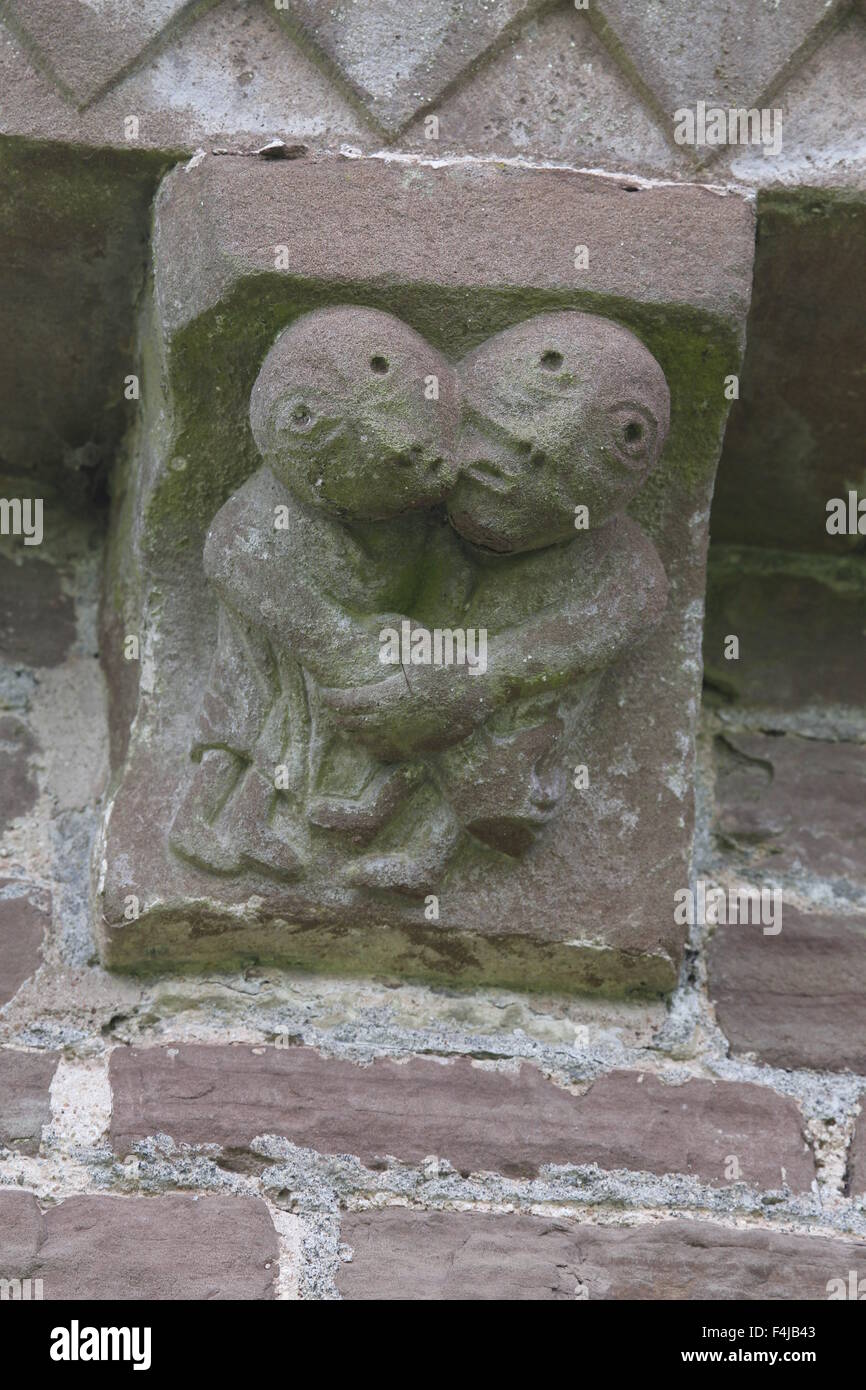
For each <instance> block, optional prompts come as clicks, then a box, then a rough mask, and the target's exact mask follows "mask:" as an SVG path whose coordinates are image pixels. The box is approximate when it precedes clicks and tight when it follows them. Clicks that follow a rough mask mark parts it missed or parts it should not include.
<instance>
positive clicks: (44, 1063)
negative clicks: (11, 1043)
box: [0, 1048, 58, 1154]
mask: <svg viewBox="0 0 866 1390" xmlns="http://www.w3.org/2000/svg"><path fill="white" fill-rule="evenodd" d="M57 1062H58V1054H57V1053H56V1052H15V1051H12V1049H10V1048H3V1049H2V1050H0V1144H3V1145H5V1146H6V1147H7V1148H10V1149H17V1150H18V1151H19V1152H20V1153H28V1154H34V1153H38V1152H39V1144H40V1141H41V1139H42V1126H43V1125H46V1124H47V1123H48V1121H49V1119H50V1118H51V1107H50V1104H49V1090H50V1087H51V1079H52V1077H53V1076H54V1072H55V1071H56V1069H57Z"/></svg>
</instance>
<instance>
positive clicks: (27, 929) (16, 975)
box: [0, 878, 51, 1006]
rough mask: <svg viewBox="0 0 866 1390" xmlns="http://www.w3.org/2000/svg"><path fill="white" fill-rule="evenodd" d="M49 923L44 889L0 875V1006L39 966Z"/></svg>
mask: <svg viewBox="0 0 866 1390" xmlns="http://www.w3.org/2000/svg"><path fill="white" fill-rule="evenodd" d="M50 922H51V903H50V897H49V895H48V893H46V892H45V891H44V889H40V888H37V887H36V885H35V884H32V883H29V882H27V881H26V880H22V879H17V878H0V1006H2V1005H3V1004H7V1003H8V1002H9V1000H10V999H11V998H12V996H13V995H14V994H15V993H16V992H17V990H18V989H19V987H20V986H21V985H22V984H23V983H24V981H25V980H26V979H27V978H28V976H30V975H32V974H33V972H34V971H35V970H36V969H37V967H38V966H39V964H40V960H41V947H42V938H43V936H44V935H45V932H46V930H47V928H48V926H49V924H50Z"/></svg>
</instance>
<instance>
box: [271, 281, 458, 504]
mask: <svg viewBox="0 0 866 1390" xmlns="http://www.w3.org/2000/svg"><path fill="white" fill-rule="evenodd" d="M458 416H459V407H458V393H457V381H456V375H455V372H454V369H453V367H451V366H450V364H449V363H448V362H447V361H446V360H445V358H444V357H442V355H441V354H440V353H439V352H437V351H436V350H435V348H432V347H431V346H430V344H429V343H427V342H425V340H424V339H423V338H422V337H421V336H420V335H419V334H418V333H416V332H415V331H414V330H413V329H411V328H410V327H409V326H408V324H405V323H402V322H401V321H400V319H397V318H394V317H392V315H390V314H383V313H380V312H379V311H378V310H376V309H363V308H356V307H353V306H341V307H339V308H333V309H317V310H315V311H314V312H313V313H310V314H304V315H303V316H302V317H301V318H299V319H296V320H295V322H294V323H292V324H291V325H290V326H289V327H288V328H286V329H285V330H284V332H282V333H281V334H280V336H279V337H278V338H277V340H276V342H275V343H274V345H273V347H272V348H271V350H270V352H269V353H268V355H267V357H266V358H265V360H264V363H263V364H262V368H261V371H260V372H259V375H258V377H257V379H256V382H255V385H254V386H253V391H252V397H251V400H250V423H251V425H252V431H253V437H254V438H255V441H256V444H257V445H258V448H259V452H260V453H261V455H262V458H263V459H264V460H265V462H266V463H267V464H268V465H269V466H270V468H271V469H272V471H273V472H274V473H275V474H276V476H277V477H278V478H279V479H280V480H281V481H282V482H284V483H285V484H286V486H287V487H288V488H289V489H290V491H291V492H292V493H293V494H294V495H295V496H297V497H298V498H300V499H301V501H304V502H309V503H312V504H314V505H315V506H318V507H323V508H326V509H328V510H330V511H332V512H334V513H335V514H336V515H339V516H343V517H347V518H358V519H368V520H375V519H383V518H387V517H393V516H397V515H399V514H400V513H401V512H403V511H407V510H408V509H410V508H414V507H429V506H432V505H433V504H435V503H437V502H440V501H442V499H443V498H444V497H445V495H446V493H447V492H448V491H449V489H450V488H451V487H452V485H453V483H454V480H455V477H456V472H457V464H456V460H455V447H456V434H457V427H458Z"/></svg>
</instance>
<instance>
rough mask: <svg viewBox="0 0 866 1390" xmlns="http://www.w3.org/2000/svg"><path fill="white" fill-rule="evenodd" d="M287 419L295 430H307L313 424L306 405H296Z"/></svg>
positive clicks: (310, 413)
mask: <svg viewBox="0 0 866 1390" xmlns="http://www.w3.org/2000/svg"><path fill="white" fill-rule="evenodd" d="M289 419H290V421H291V423H292V427H293V428H294V429H296V430H308V429H309V428H310V426H311V425H312V423H313V415H312V412H311V411H310V409H309V407H308V406H306V405H296V406H295V408H294V410H293V411H292V413H291V415H290V416H289Z"/></svg>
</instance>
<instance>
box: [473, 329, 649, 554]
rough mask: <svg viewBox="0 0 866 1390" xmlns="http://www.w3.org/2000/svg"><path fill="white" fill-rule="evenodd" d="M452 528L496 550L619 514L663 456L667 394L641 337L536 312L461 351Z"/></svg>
mask: <svg viewBox="0 0 866 1390" xmlns="http://www.w3.org/2000/svg"><path fill="white" fill-rule="evenodd" d="M458 371H459V375H460V381H461V390H462V399H463V404H462V423H461V436H460V444H459V449H458V453H459V460H460V476H459V479H458V482H457V485H456V487H455V489H454V491H453V492H452V494H451V496H450V497H449V500H448V513H449V516H450V517H451V521H452V523H453V525H454V526H455V528H456V529H457V530H458V531H459V532H460V533H461V535H463V536H465V537H466V538H467V539H468V540H471V541H474V542H475V543H476V544H478V545H482V546H486V547H487V548H488V549H491V550H498V551H521V550H537V549H539V548H541V547H542V546H546V545H551V544H553V543H554V542H556V541H562V540H565V539H567V538H568V537H570V536H573V535H574V525H575V508H576V507H578V506H585V507H587V508H588V512H589V520H588V525H589V527H590V528H592V527H597V526H601V525H603V524H604V522H606V521H608V520H609V519H610V517H611V516H613V515H614V514H615V513H617V512H619V511H621V510H622V509H623V508H624V507H625V506H627V504H628V503H629V502H630V501H631V499H632V498H633V497H634V496H635V494H636V493H638V492H639V491H640V489H641V488H642V487H643V485H644V483H645V482H646V479H647V477H648V475H649V474H650V472H651V471H652V469H653V468H654V467H655V466H656V464H657V463H658V461H659V458H660V456H661V452H662V448H663V446H664V442H665V439H666V437H667V432H668V423H669V417H670V395H669V392H668V386H667V382H666V380H665V376H664V373H663V371H662V369H661V367H660V366H659V364H658V362H657V361H656V359H655V358H654V357H653V355H652V353H650V352H649V351H648V349H647V348H645V347H644V345H643V344H642V343H641V342H639V340H638V339H637V338H636V337H635V336H634V335H633V334H632V333H629V332H628V331H627V329H625V328H621V327H620V326H619V325H618V324H615V323H612V322H611V321H610V320H609V319H602V318H597V317H595V316H594V315H592V314H582V313H578V312H576V311H574V310H566V311H564V312H561V313H552V314H539V315H538V316H537V317H536V318H532V319H527V320H526V321H525V322H524V323H518V324H516V325H515V326H514V327H513V328H508V329H506V330H505V331H504V332H502V333H498V334H497V335H496V336H495V337H493V338H489V339H488V340H487V342H485V343H482V344H481V346H480V347H478V348H476V349H475V351H474V352H471V353H469V354H468V355H467V356H466V357H465V358H464V359H463V362H462V363H461V364H460V367H459V368H458Z"/></svg>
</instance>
